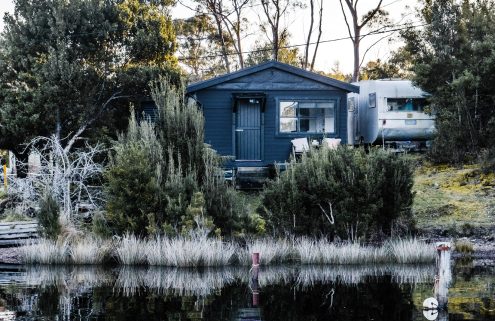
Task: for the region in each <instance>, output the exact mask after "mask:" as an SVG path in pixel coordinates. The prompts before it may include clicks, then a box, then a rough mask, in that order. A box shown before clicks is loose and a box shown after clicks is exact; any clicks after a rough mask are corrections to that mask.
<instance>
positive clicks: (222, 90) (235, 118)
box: [187, 61, 359, 168]
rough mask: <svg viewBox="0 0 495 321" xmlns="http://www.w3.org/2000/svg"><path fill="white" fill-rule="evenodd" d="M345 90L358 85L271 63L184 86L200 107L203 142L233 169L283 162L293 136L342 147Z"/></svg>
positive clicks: (344, 138)
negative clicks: (333, 142)
mask: <svg viewBox="0 0 495 321" xmlns="http://www.w3.org/2000/svg"><path fill="white" fill-rule="evenodd" d="M349 92H355V93H357V92H359V87H357V86H354V85H351V84H348V83H345V82H342V81H338V80H335V79H332V78H329V77H325V76H322V75H319V74H316V73H313V72H309V71H306V70H303V69H300V68H296V67H293V66H290V65H287V64H284V63H280V62H277V61H270V62H266V63H263V64H260V65H257V66H253V67H249V68H245V69H242V70H239V71H236V72H233V73H229V74H225V75H222V76H219V77H216V78H213V79H209V80H205V81H201V82H197V83H193V84H191V85H189V86H188V87H187V94H188V95H189V96H190V97H193V98H194V99H195V100H196V101H197V102H199V104H200V105H201V107H202V109H203V113H204V117H205V142H206V143H208V144H210V145H211V146H212V148H213V149H215V150H216V151H217V152H218V153H219V154H220V155H223V156H231V158H232V161H231V162H230V163H229V164H227V166H228V167H234V168H238V167H264V166H268V165H273V164H274V163H280V162H285V161H286V160H287V159H288V158H289V156H290V153H291V150H292V144H291V140H292V139H294V138H299V137H308V138H309V139H311V140H313V139H321V138H323V137H329V138H331V137H335V138H341V139H342V143H344V144H345V143H346V142H347V98H346V97H347V93H349Z"/></svg>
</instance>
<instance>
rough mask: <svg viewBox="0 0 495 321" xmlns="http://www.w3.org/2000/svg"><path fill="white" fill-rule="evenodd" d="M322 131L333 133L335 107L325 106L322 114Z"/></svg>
mask: <svg viewBox="0 0 495 321" xmlns="http://www.w3.org/2000/svg"><path fill="white" fill-rule="evenodd" d="M324 117H325V118H324V122H323V123H324V131H325V133H335V109H334V108H327V109H325V114H324Z"/></svg>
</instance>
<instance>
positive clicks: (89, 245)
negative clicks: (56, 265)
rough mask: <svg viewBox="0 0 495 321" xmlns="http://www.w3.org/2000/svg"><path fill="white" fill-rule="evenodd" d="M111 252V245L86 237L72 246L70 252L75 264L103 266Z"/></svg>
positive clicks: (72, 261)
mask: <svg viewBox="0 0 495 321" xmlns="http://www.w3.org/2000/svg"><path fill="white" fill-rule="evenodd" d="M110 251H111V245H110V244H109V243H108V242H104V241H103V240H101V239H99V238H95V237H86V238H83V239H80V240H77V241H76V242H74V243H73V244H71V245H70V247H69V251H68V252H69V256H70V262H71V263H73V264H102V263H103V261H104V260H105V258H106V257H107V256H108V255H109V253H110Z"/></svg>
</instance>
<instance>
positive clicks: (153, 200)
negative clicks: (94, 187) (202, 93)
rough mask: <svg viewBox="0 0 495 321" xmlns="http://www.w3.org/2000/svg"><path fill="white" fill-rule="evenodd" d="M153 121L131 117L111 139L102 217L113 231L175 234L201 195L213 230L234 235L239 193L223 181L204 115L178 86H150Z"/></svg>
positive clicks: (240, 216) (240, 212)
mask: <svg viewBox="0 0 495 321" xmlns="http://www.w3.org/2000/svg"><path fill="white" fill-rule="evenodd" d="M152 94H153V99H154V101H155V103H156V105H157V109H158V121H157V122H156V126H155V125H154V124H151V123H150V122H149V121H147V120H143V121H141V122H137V121H136V119H135V117H134V116H132V117H131V120H130V122H129V129H128V131H127V133H125V134H123V135H121V136H120V137H119V139H118V141H116V142H115V143H114V148H113V155H112V157H111V159H112V161H111V162H110V165H109V166H108V168H107V170H106V172H105V177H106V181H107V184H106V188H105V191H106V196H107V219H108V223H109V226H110V227H111V228H112V230H113V232H114V233H116V234H119V235H122V234H124V233H126V232H129V233H132V234H136V235H141V236H147V235H152V234H163V233H165V234H179V233H181V232H183V231H188V230H190V229H191V228H192V226H193V225H194V224H192V221H193V220H194V217H193V216H191V213H190V212H188V211H191V210H192V208H195V207H196V206H197V204H194V203H195V202H196V201H197V200H195V199H193V195H199V194H197V193H200V194H201V195H202V196H203V197H204V204H203V205H201V208H202V209H204V215H205V217H208V218H209V219H212V220H213V222H211V226H212V227H213V226H215V227H217V228H219V230H217V231H216V232H217V233H218V232H221V233H222V234H224V235H226V234H229V235H230V234H234V232H236V231H239V230H240V229H242V227H243V225H244V224H243V222H242V220H245V219H247V215H246V212H245V210H244V209H242V208H240V207H239V206H237V204H236V202H237V200H238V198H239V195H238V193H237V192H236V191H234V190H233V189H232V188H231V187H229V186H227V185H226V183H225V181H224V178H223V171H222V169H221V163H222V159H221V157H219V156H218V155H217V154H216V153H215V151H213V150H212V149H211V148H209V146H208V145H206V144H205V143H204V118H203V114H202V112H201V111H200V110H199V109H198V107H197V105H196V104H194V103H193V102H192V101H190V100H188V99H187V98H186V97H185V94H184V92H183V90H182V89H180V88H179V89H177V88H173V87H171V86H170V85H169V84H168V83H167V82H164V81H162V82H158V83H155V84H154V85H153V90H152Z"/></svg>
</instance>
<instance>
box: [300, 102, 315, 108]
mask: <svg viewBox="0 0 495 321" xmlns="http://www.w3.org/2000/svg"><path fill="white" fill-rule="evenodd" d="M315 107H316V103H308V102H300V103H299V108H315Z"/></svg>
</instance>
